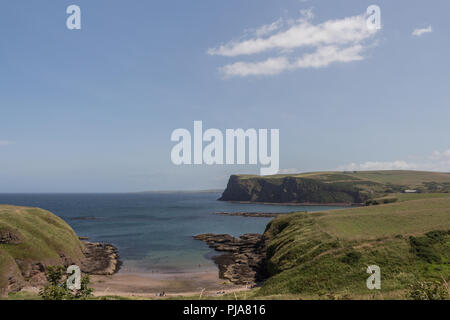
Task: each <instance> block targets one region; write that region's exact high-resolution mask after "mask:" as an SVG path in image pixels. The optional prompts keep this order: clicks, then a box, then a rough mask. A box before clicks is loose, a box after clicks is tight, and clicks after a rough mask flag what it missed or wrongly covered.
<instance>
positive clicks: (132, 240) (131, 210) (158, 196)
mask: <svg viewBox="0 0 450 320" xmlns="http://www.w3.org/2000/svg"><path fill="white" fill-rule="evenodd" d="M220 195H221V193H220V192H164V193H163V192H144V193H123V194H0V204H10V205H18V206H31V207H39V208H42V209H46V210H48V211H50V212H52V213H54V214H55V215H57V216H59V217H60V218H62V219H63V220H65V221H66V222H67V223H68V224H69V225H70V226H71V227H72V228H73V229H74V230H75V232H76V233H77V234H78V235H79V236H84V237H88V238H89V241H93V242H106V243H110V244H113V245H114V246H116V247H117V249H118V251H119V255H120V257H121V260H122V262H123V265H122V267H121V270H120V271H119V272H127V273H166V274H167V273H188V272H198V271H206V270H217V267H216V266H215V265H214V262H213V261H212V260H211V257H212V256H214V255H216V254H217V252H215V251H214V250H212V249H210V248H208V246H207V245H206V244H205V243H203V242H202V241H199V240H195V239H193V236H194V235H197V234H201V233H227V234H230V235H233V236H236V237H237V236H240V235H242V234H244V233H263V232H264V230H265V228H266V225H267V224H268V222H269V221H270V220H271V219H272V218H260V217H242V216H226V215H220V214H215V213H217V212H270V213H289V212H294V211H310V212H312V211H322V210H329V209H336V208H337V207H331V206H285V205H272V204H247V203H231V202H224V201H217V199H218V198H219V197H220Z"/></svg>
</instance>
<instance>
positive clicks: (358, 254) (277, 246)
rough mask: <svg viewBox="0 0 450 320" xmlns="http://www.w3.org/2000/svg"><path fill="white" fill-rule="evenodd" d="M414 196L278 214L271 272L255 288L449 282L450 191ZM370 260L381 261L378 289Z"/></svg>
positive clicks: (354, 289) (339, 292)
mask: <svg viewBox="0 0 450 320" xmlns="http://www.w3.org/2000/svg"><path fill="white" fill-rule="evenodd" d="M410 197H411V198H414V195H413V196H410ZM415 197H416V198H417V200H413V199H411V200H405V201H403V202H399V203H392V204H383V205H379V206H369V207H361V208H352V209H344V210H334V211H330V212H321V213H314V214H312V213H310V214H308V213H298V214H293V215H284V216H282V217H279V218H277V219H275V220H274V221H273V222H271V223H270V224H269V226H268V229H267V231H266V233H267V234H268V235H270V236H272V240H271V241H270V244H269V247H268V251H267V252H268V253H267V254H268V268H269V271H270V273H271V277H270V278H269V280H268V281H267V282H266V283H264V285H263V286H262V287H261V288H260V289H259V290H258V291H257V294H256V295H257V296H267V295H277V294H300V295H306V296H313V295H315V296H320V295H322V296H323V295H326V294H328V295H335V296H338V297H349V298H351V297H361V296H364V295H368V296H369V295H373V294H376V295H377V296H378V297H379V298H381V297H382V296H383V295H396V294H401V293H404V292H406V291H407V290H408V288H409V286H411V285H412V284H414V283H415V282H416V281H420V280H430V281H442V280H445V281H447V282H448V281H449V279H450V264H449V261H450V197H448V195H447V194H442V195H441V197H438V196H437V195H436V196H435V197H432V198H426V197H423V196H422V195H415ZM368 265H378V266H379V267H380V268H381V274H382V289H381V290H379V291H378V290H375V291H371V290H369V289H367V287H366V282H365V280H366V279H367V277H368V275H367V273H366V269H367V266H368ZM399 297H400V296H399ZM403 298H404V296H403Z"/></svg>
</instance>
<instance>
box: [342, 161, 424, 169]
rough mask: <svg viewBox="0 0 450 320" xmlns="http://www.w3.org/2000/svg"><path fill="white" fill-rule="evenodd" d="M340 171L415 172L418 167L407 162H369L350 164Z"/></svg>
mask: <svg viewBox="0 0 450 320" xmlns="http://www.w3.org/2000/svg"><path fill="white" fill-rule="evenodd" d="M338 169H339V170H349V171H353V170H356V171H370V170H414V169H417V165H416V164H414V163H408V162H406V161H392V162H379V161H368V162H364V163H361V164H356V163H350V164H347V165H344V166H340V167H339V168H338Z"/></svg>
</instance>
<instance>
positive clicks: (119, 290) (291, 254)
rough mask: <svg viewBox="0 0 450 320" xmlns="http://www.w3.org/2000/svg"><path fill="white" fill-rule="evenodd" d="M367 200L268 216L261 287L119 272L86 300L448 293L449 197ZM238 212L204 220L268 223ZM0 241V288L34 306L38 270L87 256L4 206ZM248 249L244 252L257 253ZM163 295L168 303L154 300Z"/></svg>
mask: <svg viewBox="0 0 450 320" xmlns="http://www.w3.org/2000/svg"><path fill="white" fill-rule="evenodd" d="M442 185H443V183H442V182H440V183H439V184H437V186H442ZM372 200H374V201H372V202H370V203H368V205H366V206H359V207H351V208H345V209H334V210H325V211H316V212H291V213H288V211H285V212H286V213H281V214H276V215H274V216H275V217H274V218H273V220H271V221H270V222H268V224H267V226H266V229H265V232H264V234H263V238H264V239H266V240H265V241H267V242H265V244H264V246H265V251H262V252H263V254H264V256H263V257H262V261H263V262H264V265H263V267H264V269H265V270H264V272H265V280H264V281H261V282H257V285H256V286H248V285H245V284H242V283H241V284H234V283H233V281H232V279H227V278H219V272H217V270H203V269H199V270H198V272H195V273H189V274H188V273H185V274H183V273H179V274H173V273H172V274H164V273H159V272H155V273H153V272H147V273H141V274H136V273H133V272H131V273H127V272H126V270H122V272H120V273H118V274H114V275H92V276H91V285H92V288H93V289H94V297H92V299H406V298H408V297H409V296H408V294H409V293H410V292H411V290H412V287H413V286H415V285H417V284H423V283H425V282H426V283H440V284H442V285H443V286H447V287H446V288H447V289H446V290H448V285H447V283H448V282H450V194H449V193H446V192H432V193H395V192H394V193H385V194H382V195H381V196H380V197H374V198H373V199H372ZM385 200H388V201H385ZM183 201H184V200H183ZM227 206H228V207H227V208H231V204H227ZM260 206H262V205H260ZM239 208H241V207H239ZM272 208H273V206H270V208H268V209H266V210H270V209H272ZM241 209H242V208H241ZM286 210H287V209H286ZM238 211H239V212H238V213H239V214H236V213H234V215H232V216H229V215H217V214H215V215H214V214H213V212H209V213H206V212H205V217H218V218H220V219H233V221H237V222H238V221H241V222H242V223H244V222H248V221H253V220H248V219H263V220H261V221H269V220H268V218H267V217H265V216H264V215H262V216H264V218H255V217H247V216H239V215H241V214H242V212H240V211H242V210H238ZM267 212H269V211H267ZM264 219H266V220H264ZM76 221H78V220H76ZM83 221H84V220H83ZM88 221H92V220H88ZM94 221H95V220H94ZM100 221H101V220H100ZM224 221H226V220H224ZM230 221H231V220H230ZM254 221H257V220H254ZM86 223H88V222H86ZM208 227H209V225H208ZM193 235H194V234H192V235H191V236H193ZM0 236H1V237H0V275H1V278H0V281H1V282H0V286H2V287H3V288H4V287H5V285H9V286H11V281H10V279H11V277H12V278H13V279H16V280H15V281H13V283H12V284H13V285H14V284H16V285H17V286H18V287H19V286H20V285H23V282H24V281H28V284H27V286H28V288H26V289H25V290H22V291H20V292H18V293H17V292H15V291H16V290H11V291H12V292H11V293H10V294H9V298H10V299H35V298H38V294H37V289H36V288H37V287H38V285H37V284H36V285H34V286H33V281H30V279H31V280H33V277H40V278H42V276H43V274H42V270H40V266H41V265H49V264H58V263H60V264H67V261H64V259H69V258H70V259H71V261H77V259H80V258H82V254H83V253H82V250H83V249H84V245H83V242H80V241H79V240H78V237H77V235H76V234H75V232H74V231H73V230H72V229H71V228H70V226H69V225H67V224H66V223H65V222H64V221H63V220H62V219H60V218H58V217H56V216H55V215H53V214H51V213H50V212H48V211H45V210H41V209H36V208H27V207H16V206H0ZM218 236H219V237H218V239H219V240H218V241H219V242H218V243H217V245H213V246H212V247H215V248H217V249H218V250H221V251H226V250H228V249H227V248H229V249H230V248H231V249H230V250H231V251H235V250H234V248H233V247H232V246H231V247H230V246H229V244H230V242H227V243H226V242H223V240H224V239H225V238H226V237H225V236H227V237H228V238H229V239H231V245H236V244H237V246H238V247H244V246H246V245H249V244H250V243H249V242H248V241H246V240H245V239H247V240H248V237H247V238H244V240H242V239H241V240H239V241H243V242H242V243H240V242H239V241H238V242H236V241H237V240H236V239H237V238H233V237H231V236H229V235H225V236H224V235H222V236H221V235H220V234H219V235H218ZM259 236H260V237H261V235H259ZM193 241H198V240H193ZM196 243H197V242H196ZM198 244H199V245H200V244H201V243H200V242H199V243H198ZM255 244H257V245H258V243H251V245H255ZM227 246H228V247H227ZM248 248H250V247H248ZM248 250H249V249H248ZM248 250H247V251H243V252H242V253H244V254H245V255H247V256H252V255H253V256H254V255H255V254H256V253H254V252H250V251H248ZM259 250H260V251H261V247H259ZM238 251H239V250H238ZM61 253H63V257H64V259H62V257H61ZM230 257H231V259H235V258H236V257H237V260H239V261H241V262H240V263H241V265H240V267H242V266H243V265H242V259H241V256H239V255H238V256H236V257H234V258H233V257H232V256H228V258H227V259H230ZM256 258H257V257H256ZM237 260H236V261H237ZM243 263H244V264H245V259H244V262H243ZM370 265H377V266H379V267H380V270H381V289H380V290H369V289H368V288H367V285H366V280H367V278H368V277H369V274H367V267H368V266H370ZM247 270H248V269H247ZM236 275H238V274H236V273H234V274H233V277H234V276H236ZM40 278H39V279H38V278H36V279H35V280H36V283H37V282H38V280H42V279H40ZM8 283H9V284H8ZM30 286H31V287H32V288H31V289H30ZM250 287H252V288H250ZM9 289H14V288H9ZM160 292H164V296H162V297H160V296H158V293H160Z"/></svg>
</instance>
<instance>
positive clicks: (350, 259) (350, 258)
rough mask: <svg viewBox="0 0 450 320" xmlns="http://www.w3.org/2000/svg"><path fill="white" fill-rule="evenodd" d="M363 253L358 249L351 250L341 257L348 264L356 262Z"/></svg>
mask: <svg viewBox="0 0 450 320" xmlns="http://www.w3.org/2000/svg"><path fill="white" fill-rule="evenodd" d="M361 256H362V255H361V253H359V252H357V251H350V252H349V253H347V254H346V255H345V256H343V257H342V258H341V261H342V262H343V263H346V264H356V263H358V261H359V260H360V259H361Z"/></svg>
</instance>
